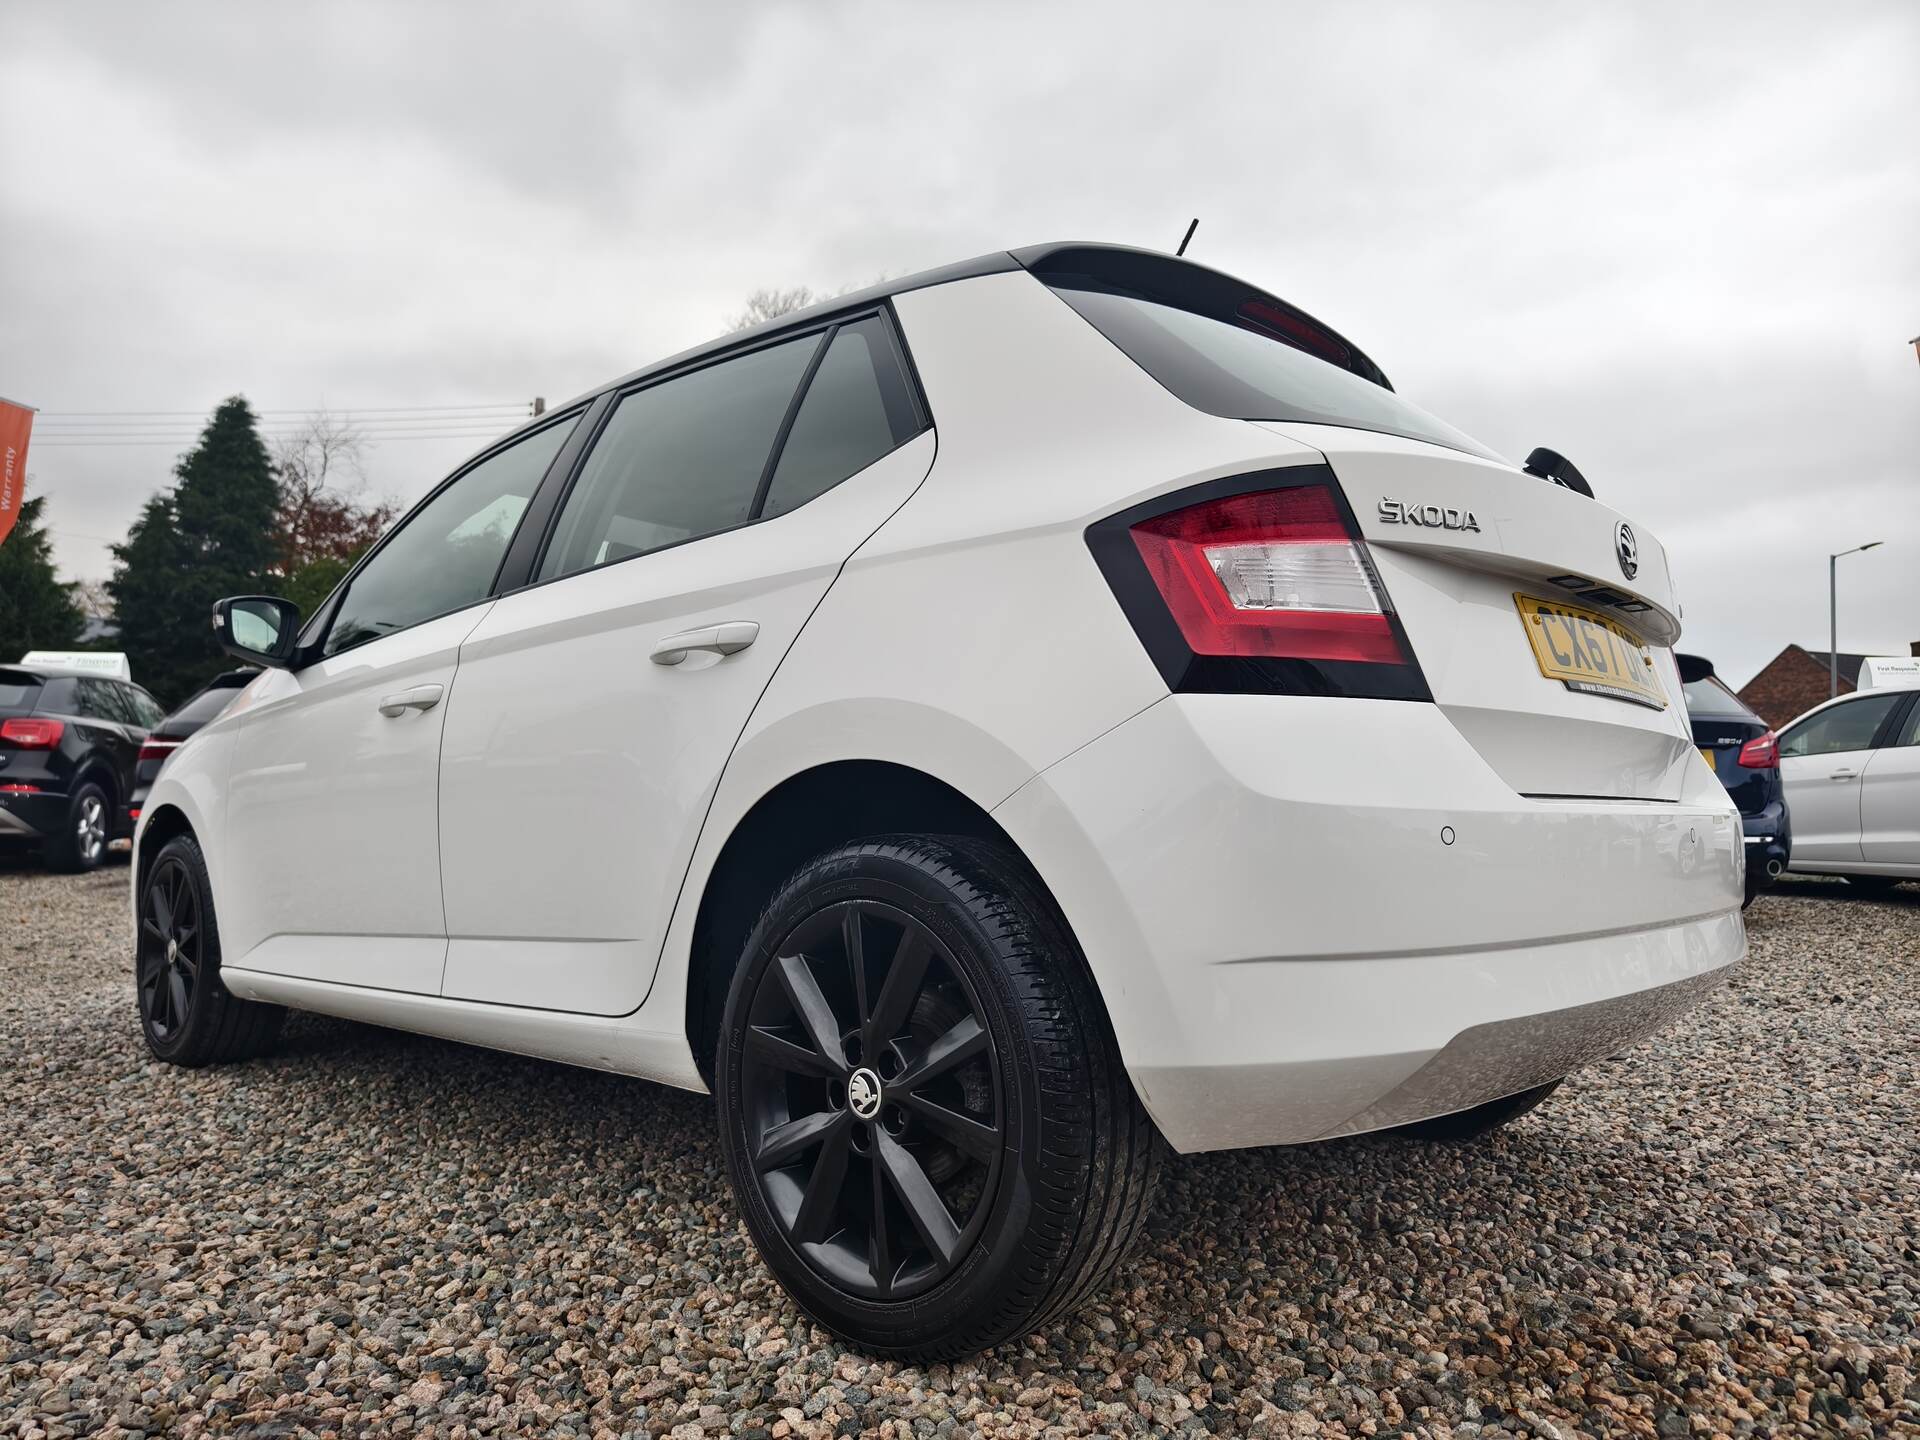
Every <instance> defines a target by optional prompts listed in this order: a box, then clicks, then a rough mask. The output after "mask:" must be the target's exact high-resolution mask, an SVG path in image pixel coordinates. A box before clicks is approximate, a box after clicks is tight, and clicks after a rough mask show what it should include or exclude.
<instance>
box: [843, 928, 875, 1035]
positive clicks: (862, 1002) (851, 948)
mask: <svg viewBox="0 0 1920 1440" xmlns="http://www.w3.org/2000/svg"><path fill="white" fill-rule="evenodd" d="M865 930H866V926H865V924H864V923H863V922H862V920H861V918H860V907H859V905H858V904H854V905H849V906H847V908H846V911H845V912H844V913H843V914H842V915H841V917H840V944H841V947H842V948H843V949H845V950H846V952H847V969H848V970H849V971H851V972H852V974H853V1007H854V1009H855V1010H856V1011H857V1012H859V1013H857V1014H856V1015H855V1016H854V1020H855V1021H856V1022H857V1023H858V1024H859V1025H860V1026H861V1028H862V1031H863V1032H864V1030H865V1027H866V1023H867V1020H868V1018H869V1017H870V1016H871V1015H872V1013H873V1002H872V1000H871V999H869V998H868V995H867V940H866V934H865Z"/></svg>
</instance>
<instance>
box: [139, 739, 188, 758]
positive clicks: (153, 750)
mask: <svg viewBox="0 0 1920 1440" xmlns="http://www.w3.org/2000/svg"><path fill="white" fill-rule="evenodd" d="M179 748H180V742H179V741H178V740H156V739H154V738H153V737H152V736H151V735H149V736H148V737H147V738H146V739H145V740H142V741H141V742H140V758H141V760H143V761H145V760H164V759H166V758H167V756H169V755H171V754H172V753H173V752H174V751H176V750H178V749H179Z"/></svg>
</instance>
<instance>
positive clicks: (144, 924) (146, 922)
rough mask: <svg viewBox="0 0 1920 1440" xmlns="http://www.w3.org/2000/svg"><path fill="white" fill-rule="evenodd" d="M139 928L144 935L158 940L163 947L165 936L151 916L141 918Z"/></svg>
mask: <svg viewBox="0 0 1920 1440" xmlns="http://www.w3.org/2000/svg"><path fill="white" fill-rule="evenodd" d="M140 928H141V930H142V931H144V932H145V933H146V934H148V935H151V936H152V937H153V938H154V939H156V940H158V941H159V942H160V943H161V944H162V945H163V946H164V945H165V944H166V943H167V937H166V934H165V933H164V932H163V931H162V930H161V929H160V925H159V923H158V922H157V921H156V920H155V919H154V918H153V917H152V916H151V915H147V916H143V917H142V918H141V921H140Z"/></svg>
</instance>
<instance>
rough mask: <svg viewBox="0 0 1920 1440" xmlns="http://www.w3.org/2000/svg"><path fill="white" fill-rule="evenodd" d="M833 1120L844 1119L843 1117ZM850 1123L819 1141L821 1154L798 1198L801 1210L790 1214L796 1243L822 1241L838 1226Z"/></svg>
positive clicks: (833, 1129) (835, 1127) (832, 1130)
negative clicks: (802, 1192)
mask: <svg viewBox="0 0 1920 1440" xmlns="http://www.w3.org/2000/svg"><path fill="white" fill-rule="evenodd" d="M836 1119H838V1120H842V1121H844V1119H845V1116H844V1114H842V1115H841V1116H837V1117H836ZM852 1141H853V1126H852V1125H851V1124H850V1123H840V1124H835V1125H834V1126H833V1127H831V1128H830V1129H829V1130H828V1131H827V1132H826V1138H825V1139H823V1140H822V1141H821V1142H820V1154H819V1156H818V1157H817V1158H816V1159H815V1160H814V1162H813V1173H812V1174H811V1175H809V1176H808V1177H807V1188H806V1191H805V1193H804V1194H802V1195H801V1197H800V1209H799V1211H798V1213H796V1214H795V1215H794V1217H793V1239H794V1243H795V1244H799V1245H805V1244H807V1243H809V1242H817V1241H821V1240H825V1239H826V1238H827V1237H828V1236H830V1235H831V1234H833V1232H834V1231H835V1230H837V1229H839V1228H840V1227H839V1225H838V1224H837V1223H836V1221H837V1219H838V1217H839V1213H840V1191H841V1189H842V1188H843V1187H844V1186H845V1184H846V1179H847V1152H848V1150H849V1149H850V1148H851V1146H852Z"/></svg>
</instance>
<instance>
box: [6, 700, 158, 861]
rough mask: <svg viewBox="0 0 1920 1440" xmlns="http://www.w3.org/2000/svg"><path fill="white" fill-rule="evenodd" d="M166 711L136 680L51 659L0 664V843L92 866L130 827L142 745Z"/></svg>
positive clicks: (52, 859) (58, 859) (131, 825)
mask: <svg viewBox="0 0 1920 1440" xmlns="http://www.w3.org/2000/svg"><path fill="white" fill-rule="evenodd" d="M164 714H165V712H164V711H163V710H161V708H160V704H159V702H158V701H156V700H155V699H154V698H153V697H152V696H151V695H149V694H148V693H147V692H146V691H144V690H142V689H141V688H140V687H139V686H138V685H133V684H129V683H128V682H127V681H125V680H116V679H113V678H111V677H109V676H104V675H81V674H76V673H74V672H73V671H72V670H66V669H60V668H57V667H55V666H51V665H0V844H4V845H14V846H18V845H25V846H31V847H34V848H37V849H39V850H40V851H41V853H42V854H43V855H44V856H45V857H46V861H47V863H48V864H49V865H51V866H53V867H54V868H55V869H57V870H91V869H93V867H94V866H96V865H98V864H99V863H100V862H101V860H102V859H104V858H105V857H106V853H107V844H108V842H109V841H111V840H113V839H115V838H116V837H118V836H122V835H130V834H132V833H133V822H132V820H131V819H130V818H129V816H128V813H127V802H128V799H129V798H130V797H131V796H132V794H133V773H134V766H135V764H136V762H137V761H138V758H139V755H140V745H141V742H142V741H144V740H145V739H146V738H147V732H148V731H149V730H151V729H152V728H153V727H154V726H155V725H157V724H159V723H160V720H161V718H162V716H163V715H164Z"/></svg>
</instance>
